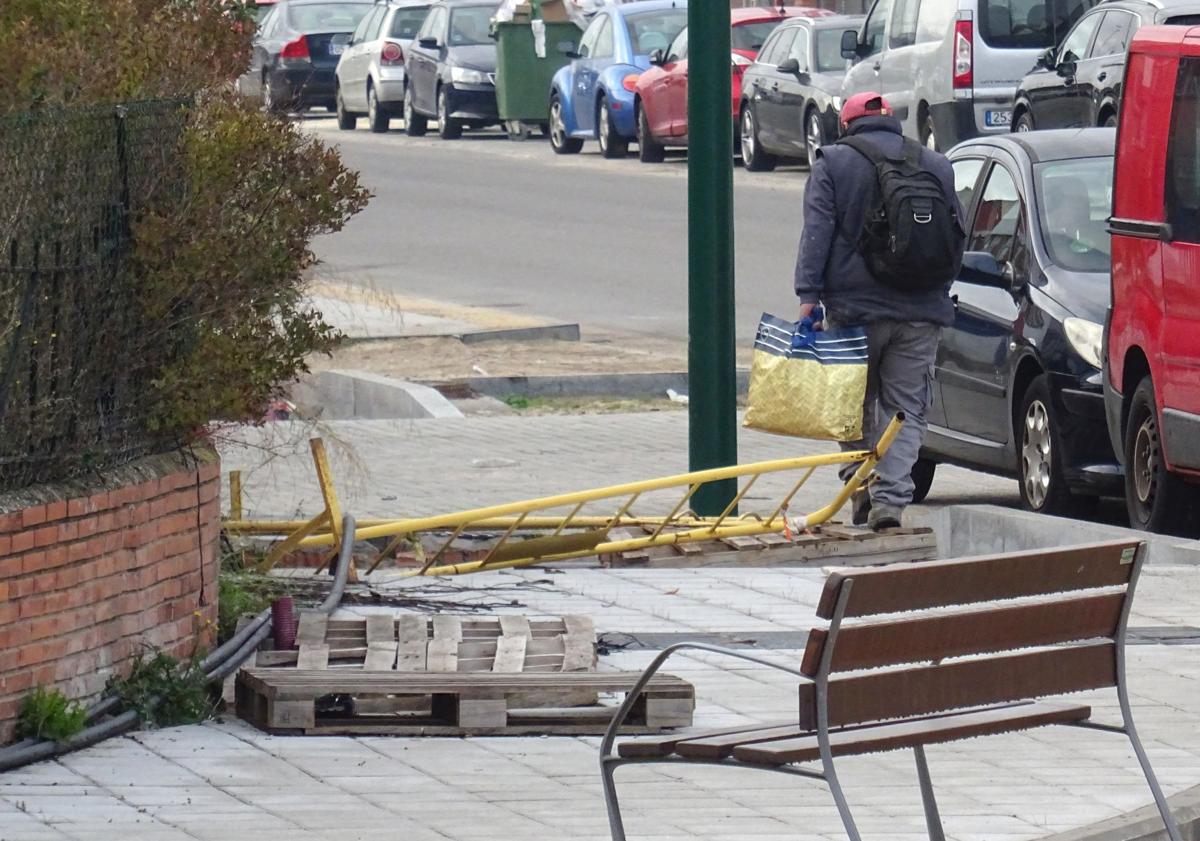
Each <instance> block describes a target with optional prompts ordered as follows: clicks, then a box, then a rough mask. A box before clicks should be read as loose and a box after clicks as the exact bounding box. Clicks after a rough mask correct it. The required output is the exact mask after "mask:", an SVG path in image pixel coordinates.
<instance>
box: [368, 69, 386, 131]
mask: <svg viewBox="0 0 1200 841" xmlns="http://www.w3.org/2000/svg"><path fill="white" fill-rule="evenodd" d="M391 122H392V121H391V119H389V117H388V115H387V112H386V111H384V110H383V108H382V107H381V106H380V104H379V94H377V93H375V86H374V85H373V84H371V83H370V82H367V125H368V126H369V127H370V129H371V131H373V132H375V133H376V134H384V133H386V132H387V130H388V128H389V126H390V124H391Z"/></svg>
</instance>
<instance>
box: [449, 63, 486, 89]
mask: <svg viewBox="0 0 1200 841" xmlns="http://www.w3.org/2000/svg"><path fill="white" fill-rule="evenodd" d="M450 81H451V82H456V83H457V84H460V85H486V84H487V81H488V77H487V74H486V73H484V72H483V71H481V70H472V69H471V68H469V67H451V68H450Z"/></svg>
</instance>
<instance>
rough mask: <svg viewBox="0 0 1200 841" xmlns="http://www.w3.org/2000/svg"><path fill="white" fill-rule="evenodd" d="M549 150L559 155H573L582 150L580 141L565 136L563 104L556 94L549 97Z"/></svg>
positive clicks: (565, 126) (565, 124)
mask: <svg viewBox="0 0 1200 841" xmlns="http://www.w3.org/2000/svg"><path fill="white" fill-rule="evenodd" d="M550 148H551V149H553V150H554V151H555V153H556V154H559V155H574V154H576V153H578V152H579V150H580V149H582V148H583V141H582V140H580V139H579V138H578V137H570V136H568V135H567V122H566V120H565V119H564V118H563V104H562V100H561V99H559V98H558V94H557V93H554V94H551V95H550Z"/></svg>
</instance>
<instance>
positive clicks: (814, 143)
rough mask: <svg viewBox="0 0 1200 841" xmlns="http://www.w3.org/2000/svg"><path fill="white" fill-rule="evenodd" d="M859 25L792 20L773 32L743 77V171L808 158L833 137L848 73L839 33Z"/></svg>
mask: <svg viewBox="0 0 1200 841" xmlns="http://www.w3.org/2000/svg"><path fill="white" fill-rule="evenodd" d="M861 24H862V17H861V16H831V17H821V18H792V19H790V20H787V21H784V22H783V23H781V24H780V25H779V27H778V28H777V29H776V30H775V31H774V32H773V33H771V36H770V37H769V38H768V39H767V40H766V42H765V43H764V44H763V47H762V50H761V51H760V52H759V54H758V58H757V59H755V62H754V64H753V65H751V66H750V68H749V69H748V70H746V73H745V75H744V76H743V77H742V100H741V107H740V109H739V112H738V113H739V120H740V123H739V125H740V131H741V135H740V136H741V145H742V161H743V162H744V163H745V165H746V169H749V170H754V171H765V170H769V169H774V168H775V164H776V163H777V162H778V161H779V159H780V158H794V159H799V160H810V159H811V157H812V154H813V152H814V151H815V150H816V149H818V148H820V147H821V146H823V145H824V144H826V143H831V142H833V141H834V140H836V139H837V136H838V133H839V131H838V112H839V111H840V110H841V108H842V101H841V98H840V96H839V94H840V93H841V90H842V78H843V77H844V76H845V75H846V59H845V58H843V57H842V33H843V32H847V31H855V30H857V28H858V27H859V26H860V25H861Z"/></svg>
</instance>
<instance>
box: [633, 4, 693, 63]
mask: <svg viewBox="0 0 1200 841" xmlns="http://www.w3.org/2000/svg"><path fill="white" fill-rule="evenodd" d="M625 24H626V26H628V27H629V39H630V40H631V41H632V42H633V54H634V55H650V53H652V52H654V51H655V50H666V49H667V48H668V47H670V46H671V42H672V41H674V40H675V36H676V35H678V34H679V31H680V30H681V29H683V28H684V27H685V26H687V9H663V10H661V11H657V12H635V13H633V14H632V15H626V16H625Z"/></svg>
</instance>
